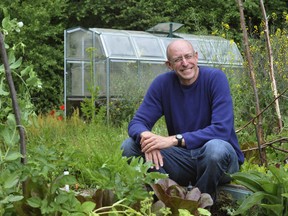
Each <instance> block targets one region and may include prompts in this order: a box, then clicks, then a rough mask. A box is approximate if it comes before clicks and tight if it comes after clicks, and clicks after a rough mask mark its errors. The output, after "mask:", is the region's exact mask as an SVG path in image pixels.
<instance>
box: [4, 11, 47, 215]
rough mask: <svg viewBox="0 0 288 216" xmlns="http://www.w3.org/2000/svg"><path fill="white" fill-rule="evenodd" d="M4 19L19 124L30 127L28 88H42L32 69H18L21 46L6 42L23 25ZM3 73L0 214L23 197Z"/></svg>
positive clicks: (31, 110)
mask: <svg viewBox="0 0 288 216" xmlns="http://www.w3.org/2000/svg"><path fill="white" fill-rule="evenodd" d="M3 11H4V13H5V17H4V19H3V20H2V26H1V28H0V31H1V33H2V34H3V35H4V43H5V48H6V49H7V53H8V61H9V62H8V63H9V67H10V70H11V73H12V77H14V78H15V77H16V78H18V80H20V83H19V85H18V94H19V95H18V98H17V99H18V104H19V107H20V109H21V114H22V121H23V122H24V123H26V124H29V120H30V119H29V118H30V117H31V116H33V115H34V106H33V105H32V103H31V100H30V99H31V98H30V94H29V90H30V88H33V87H36V88H40V87H41V81H40V80H39V79H38V77H37V75H36V73H35V71H34V70H33V67H32V66H27V67H25V68H22V69H20V67H21V65H22V57H20V58H18V59H17V58H16V55H15V53H16V51H17V50H18V49H19V47H20V48H24V44H23V43H19V44H13V45H10V44H9V43H8V42H7V39H8V38H9V37H10V36H11V35H12V34H13V33H14V32H18V33H19V31H20V28H21V27H22V26H23V23H22V22H18V21H17V19H11V18H10V16H9V14H8V13H7V11H5V10H3ZM5 75H6V71H5V70H4V66H3V64H1V65H0V108H1V114H0V189H1V190H0V191H1V192H0V213H1V214H2V213H3V210H2V209H3V208H7V209H11V208H12V207H13V203H15V202H17V201H19V200H21V199H22V198H23V195H21V193H20V187H19V186H20V185H21V180H22V179H21V178H20V177H21V175H22V171H23V167H22V166H21V165H20V164H19V162H20V158H22V155H21V154H20V153H19V150H18V149H19V147H18V145H17V144H18V143H19V140H20V137H19V134H18V130H17V128H18V127H23V126H22V125H16V121H15V116H14V114H13V110H12V100H11V98H10V97H9V95H10V93H9V87H8V85H7V83H6V76H5Z"/></svg>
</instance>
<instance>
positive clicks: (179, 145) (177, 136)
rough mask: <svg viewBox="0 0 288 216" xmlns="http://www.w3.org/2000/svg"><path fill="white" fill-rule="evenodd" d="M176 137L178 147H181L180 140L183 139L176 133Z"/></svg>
mask: <svg viewBox="0 0 288 216" xmlns="http://www.w3.org/2000/svg"><path fill="white" fill-rule="evenodd" d="M176 139H177V140H178V144H177V146H178V147H182V140H183V136H182V134H177V135H176Z"/></svg>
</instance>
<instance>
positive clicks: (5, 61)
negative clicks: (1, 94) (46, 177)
mask: <svg viewBox="0 0 288 216" xmlns="http://www.w3.org/2000/svg"><path fill="white" fill-rule="evenodd" d="M0 51H1V58H2V62H3V64H4V68H5V75H6V79H7V82H8V86H9V90H10V96H11V99H12V106H13V111H14V115H15V120H16V124H17V128H18V131H19V135H20V153H21V154H22V158H21V163H23V164H26V160H27V159H26V140H25V130H24V128H23V126H22V125H21V115H20V108H19V105H18V102H17V93H16V90H15V86H14V81H13V78H12V74H11V70H10V66H9V63H8V57H7V52H6V49H5V43H4V39H3V35H2V33H1V32H0Z"/></svg>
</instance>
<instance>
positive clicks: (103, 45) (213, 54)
mask: <svg viewBox="0 0 288 216" xmlns="http://www.w3.org/2000/svg"><path fill="white" fill-rule="evenodd" d="M179 27H181V26H180V25H179V26H178V28H179ZM151 31H153V30H152V29H149V32H147V31H131V30H117V29H104V28H89V29H84V28H81V27H77V28H73V29H68V30H66V37H70V43H73V44H70V45H67V46H68V47H67V52H68V53H67V55H66V57H67V58H77V57H78V58H82V59H83V58H87V55H84V54H83V55H82V56H80V57H79V54H78V56H73V54H71V55H70V54H69V47H73V48H74V49H75V46H76V49H79V47H78V48H77V46H82V50H84V49H87V48H88V47H91V46H92V47H96V48H97V49H98V55H99V56H100V55H101V56H102V57H103V58H110V59H128V60H129V59H131V60H148V61H166V47H167V45H168V44H169V43H170V42H171V41H172V40H175V39H176V38H178V39H179V38H183V39H186V40H188V41H190V42H191V43H192V44H193V46H194V48H195V50H196V51H197V52H198V56H199V64H221V65H231V66H241V65H242V62H243V59H242V56H241V54H240V52H239V50H238V48H237V46H236V44H235V43H234V42H233V41H229V40H226V39H224V38H221V37H216V36H203V35H193V34H184V33H175V32H173V37H167V34H163V33H162V34H157V33H153V32H152V33H151ZM166 31H167V29H166ZM79 32H80V33H81V34H80V35H79ZM74 34H75V38H74V40H73V39H71V38H73V35H74ZM79 37H82V42H81V40H80V42H76V41H77V40H78V41H79ZM96 44H97V45H96ZM83 46H84V47H83ZM85 56H86V57H85Z"/></svg>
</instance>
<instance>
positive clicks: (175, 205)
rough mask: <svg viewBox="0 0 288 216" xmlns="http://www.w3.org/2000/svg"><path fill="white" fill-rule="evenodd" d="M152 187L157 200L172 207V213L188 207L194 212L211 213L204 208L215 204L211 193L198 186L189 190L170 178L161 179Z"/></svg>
mask: <svg viewBox="0 0 288 216" xmlns="http://www.w3.org/2000/svg"><path fill="white" fill-rule="evenodd" d="M151 187H152V188H153V190H154V192H155V194H156V196H157V197H158V199H159V200H158V201H157V202H162V203H164V205H165V206H166V207H169V208H170V209H171V211H172V214H178V210H179V209H186V210H188V211H189V212H190V213H193V214H199V213H200V211H201V212H202V213H201V215H209V213H208V212H209V211H208V210H206V211H205V210H203V209H204V208H206V207H210V206H212V205H213V200H212V198H211V196H210V195H209V194H207V193H201V192H200V190H199V189H198V188H197V187H194V188H192V190H187V188H185V187H182V186H180V185H178V184H177V183H176V182H175V181H173V180H171V179H169V178H166V179H160V180H159V181H158V182H157V183H156V184H152V185H151ZM157 202H156V205H157V204H158V203H157Z"/></svg>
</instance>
